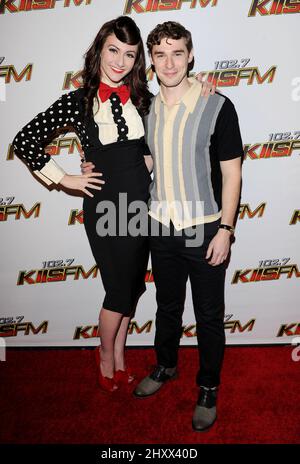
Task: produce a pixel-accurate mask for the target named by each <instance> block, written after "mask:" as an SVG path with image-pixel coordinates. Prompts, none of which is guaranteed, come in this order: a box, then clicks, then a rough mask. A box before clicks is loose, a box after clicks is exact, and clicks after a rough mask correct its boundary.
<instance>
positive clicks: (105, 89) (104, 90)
mask: <svg viewBox="0 0 300 464" xmlns="http://www.w3.org/2000/svg"><path fill="white" fill-rule="evenodd" d="M112 93H116V94H117V95H119V97H120V100H121V103H122V104H123V105H125V103H126V102H127V101H128V100H129V97H130V90H129V89H128V87H127V85H125V84H123V85H121V86H120V87H110V86H109V85H107V84H105V83H104V82H100V86H99V97H100V100H101V101H102V102H105V101H106V100H108V99H109V97H110V96H111V94H112Z"/></svg>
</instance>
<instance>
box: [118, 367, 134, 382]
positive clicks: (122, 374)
mask: <svg viewBox="0 0 300 464" xmlns="http://www.w3.org/2000/svg"><path fill="white" fill-rule="evenodd" d="M114 380H115V382H116V384H126V385H127V384H131V383H132V382H133V381H134V380H135V375H134V374H133V373H132V371H131V370H130V369H127V368H126V369H125V371H121V370H120V369H119V370H118V371H116V372H115V375H114Z"/></svg>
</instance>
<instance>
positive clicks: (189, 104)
mask: <svg viewBox="0 0 300 464" xmlns="http://www.w3.org/2000/svg"><path fill="white" fill-rule="evenodd" d="M188 81H189V82H190V84H191V86H190V88H189V89H188V90H187V91H186V92H185V94H184V95H183V96H182V97H181V98H180V99H179V100H178V102H176V103H175V104H174V105H172V106H175V105H180V103H183V104H184V106H185V107H186V108H187V110H188V111H189V112H190V113H192V112H193V111H194V108H195V106H196V103H197V101H198V97H199V96H200V94H201V90H202V84H201V83H200V82H199V81H197V79H196V78H195V77H189V78H188ZM160 103H163V104H166V102H165V99H164V97H163V94H162V91H161V90H160V91H159V93H158V95H157V98H156V102H155V110H156V113H158V111H159V106H160Z"/></svg>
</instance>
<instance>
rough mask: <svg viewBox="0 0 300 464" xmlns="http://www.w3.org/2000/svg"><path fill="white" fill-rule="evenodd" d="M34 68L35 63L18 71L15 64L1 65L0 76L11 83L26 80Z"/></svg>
mask: <svg viewBox="0 0 300 464" xmlns="http://www.w3.org/2000/svg"><path fill="white" fill-rule="evenodd" d="M0 1H1V0H0ZM32 68H33V63H28V64H27V65H26V66H25V68H24V69H23V70H22V71H20V72H19V73H18V72H17V70H16V68H15V67H14V65H13V64H7V65H5V66H0V78H1V77H4V82H5V84H10V83H11V82H12V80H14V81H15V82H21V81H22V80H23V79H25V81H30V80H31V75H32Z"/></svg>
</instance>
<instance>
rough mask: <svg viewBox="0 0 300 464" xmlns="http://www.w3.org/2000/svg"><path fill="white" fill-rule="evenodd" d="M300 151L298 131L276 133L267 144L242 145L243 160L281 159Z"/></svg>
mask: <svg viewBox="0 0 300 464" xmlns="http://www.w3.org/2000/svg"><path fill="white" fill-rule="evenodd" d="M298 150H300V131H294V132H276V133H274V134H270V135H269V141H268V142H262V143H254V144H247V145H244V159H245V160H246V159H251V160H254V159H262V158H266V159H268V158H282V157H287V156H291V155H292V153H293V152H294V151H298Z"/></svg>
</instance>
